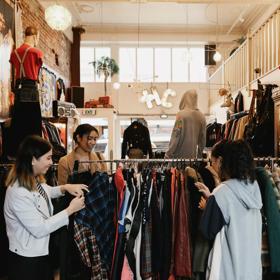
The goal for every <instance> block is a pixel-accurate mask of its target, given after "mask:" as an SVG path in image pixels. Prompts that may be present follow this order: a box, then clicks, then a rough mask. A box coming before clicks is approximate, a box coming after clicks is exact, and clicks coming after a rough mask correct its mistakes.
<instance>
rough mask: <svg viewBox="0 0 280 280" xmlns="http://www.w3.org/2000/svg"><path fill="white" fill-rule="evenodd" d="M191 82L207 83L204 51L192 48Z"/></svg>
mask: <svg viewBox="0 0 280 280" xmlns="http://www.w3.org/2000/svg"><path fill="white" fill-rule="evenodd" d="M190 70H191V71H190V81H191V82H205V81H206V78H207V77H206V73H207V68H206V66H205V65H204V49H203V48H190Z"/></svg>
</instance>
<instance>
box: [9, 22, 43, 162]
mask: <svg viewBox="0 0 280 280" xmlns="http://www.w3.org/2000/svg"><path fill="white" fill-rule="evenodd" d="M38 42H39V31H38V30H37V28H36V27H33V26H29V27H27V28H26V30H25V40H24V43H23V44H22V45H21V46H20V47H19V48H17V49H16V50H14V51H13V52H12V54H11V57H10V63H11V64H12V66H13V70H14V71H13V72H14V78H13V81H15V82H14V85H13V92H14V94H15V104H14V108H13V112H12V121H11V127H10V133H9V147H8V156H10V157H11V158H13V157H15V155H16V152H17V149H18V147H19V145H20V143H21V142H22V140H23V139H24V138H25V137H26V136H27V135H32V134H33V135H38V136H41V135H42V117H41V109H40V103H39V91H38V88H37V80H38V74H39V71H40V68H41V66H42V64H43V53H42V52H41V51H40V50H39V49H37V48H36V46H37V45H38Z"/></svg>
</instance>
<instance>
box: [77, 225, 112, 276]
mask: <svg viewBox="0 0 280 280" xmlns="http://www.w3.org/2000/svg"><path fill="white" fill-rule="evenodd" d="M74 240H75V242H76V244H77V246H78V249H79V252H80V256H81V258H82V261H83V263H84V264H85V265H86V266H87V267H90V268H91V280H108V279H109V278H108V273H107V271H106V269H105V268H104V267H103V265H102V264H101V258H100V253H99V249H98V245H97V241H96V238H95V235H94V234H93V232H92V230H91V229H89V228H86V227H85V226H83V225H78V224H77V223H76V222H75V221H74Z"/></svg>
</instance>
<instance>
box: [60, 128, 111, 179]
mask: <svg viewBox="0 0 280 280" xmlns="http://www.w3.org/2000/svg"><path fill="white" fill-rule="evenodd" d="M98 137H99V133H98V130H97V129H96V128H95V127H94V126H92V125H90V124H81V125H79V126H78V127H77V128H76V130H75V132H74V134H73V140H74V141H75V143H76V147H75V148H74V150H73V151H72V152H71V153H70V154H68V155H66V156H64V157H62V158H61V159H60V161H59V163H58V183H59V184H65V183H66V182H67V180H68V176H69V175H71V174H72V173H73V168H74V162H75V161H76V160H78V161H85V162H84V163H83V162H81V163H80V164H79V169H78V172H79V173H80V172H83V171H91V173H92V174H93V173H94V172H95V171H107V166H106V164H105V163H91V164H90V163H88V162H86V161H90V160H103V159H104V157H103V155H102V154H100V153H97V152H94V151H93V148H94V146H95V144H96V141H97V139H98Z"/></svg>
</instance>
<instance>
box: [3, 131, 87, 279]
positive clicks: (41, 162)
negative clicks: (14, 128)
mask: <svg viewBox="0 0 280 280" xmlns="http://www.w3.org/2000/svg"><path fill="white" fill-rule="evenodd" d="M51 165H52V147H51V144H50V143H49V142H48V141H46V140H44V139H43V138H41V137H39V136H35V135H33V136H28V137H26V138H25V140H24V141H23V142H22V144H21V145H20V148H19V150H18V153H17V158H16V163H15V165H14V166H13V168H12V169H11V172H10V174H9V175H8V178H7V182H6V183H7V186H8V188H7V192H6V197H5V203H4V216H5V221H6V231H7V236H8V239H9V261H8V263H9V268H8V276H9V278H8V279H9V280H21V279H28V280H38V279H40V280H47V279H50V278H49V276H50V270H49V263H48V253H49V252H48V250H49V239H50V233H51V232H54V231H55V230H57V229H59V228H60V227H62V226H65V225H68V221H69V218H68V217H69V216H70V215H71V214H73V213H75V212H77V211H79V210H81V209H82V208H84V207H85V204H84V191H87V186H86V185H82V184H75V185H73V184H66V185H61V186H57V187H51V186H48V185H47V184H46V183H45V181H44V174H45V173H46V172H47V170H48V169H49V167H50V166H51ZM66 191H67V192H69V193H71V194H72V195H74V196H76V197H75V198H74V199H73V200H72V201H71V202H70V204H69V206H68V207H67V208H66V209H65V210H63V211H61V212H59V213H57V214H55V215H53V206H52V202H51V199H52V198H56V197H59V196H62V195H63V194H64V193H65V192H66Z"/></svg>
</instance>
